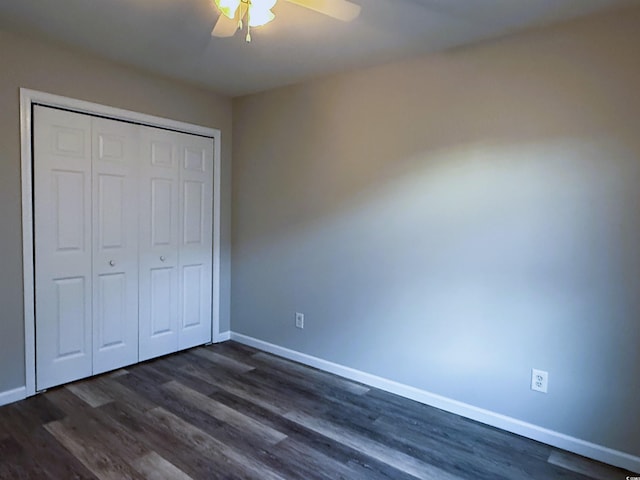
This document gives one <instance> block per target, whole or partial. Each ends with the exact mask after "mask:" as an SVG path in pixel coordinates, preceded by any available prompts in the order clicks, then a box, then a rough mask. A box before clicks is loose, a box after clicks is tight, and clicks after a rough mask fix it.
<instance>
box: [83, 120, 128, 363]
mask: <svg viewBox="0 0 640 480" xmlns="http://www.w3.org/2000/svg"><path fill="white" fill-rule="evenodd" d="M92 126H93V175H92V177H93V325H94V329H93V351H94V354H93V373H94V374H98V373H102V372H105V371H108V370H113V369H116V368H120V367H123V366H126V365H130V364H132V363H135V362H137V361H138V238H137V237H138V192H137V187H138V156H139V147H138V127H137V126H136V125H132V124H128V123H124V122H118V121H114V120H106V119H101V118H93V119H92Z"/></svg>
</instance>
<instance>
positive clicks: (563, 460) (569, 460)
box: [549, 450, 635, 480]
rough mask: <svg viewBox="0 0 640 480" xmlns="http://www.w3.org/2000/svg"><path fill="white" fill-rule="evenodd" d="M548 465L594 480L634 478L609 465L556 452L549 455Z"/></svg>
mask: <svg viewBox="0 0 640 480" xmlns="http://www.w3.org/2000/svg"><path fill="white" fill-rule="evenodd" d="M549 463H551V464H553V465H556V466H558V467H562V468H564V469H566V470H571V471H572V472H576V473H580V474H582V475H586V476H588V477H589V478H592V479H594V480H611V479H615V478H622V479H624V478H628V477H630V476H635V475H633V474H632V473H631V472H627V471H625V470H622V469H620V468H616V467H612V466H611V465H604V464H602V463H599V462H595V461H593V460H590V459H588V458H584V457H580V456H578V455H574V454H572V453H567V452H561V451H556V450H554V451H553V452H551V454H550V455H549Z"/></svg>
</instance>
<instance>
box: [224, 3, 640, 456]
mask: <svg viewBox="0 0 640 480" xmlns="http://www.w3.org/2000/svg"><path fill="white" fill-rule="evenodd" d="M638 45H640V9H635V10H628V11H623V12H620V13H611V14H607V15H601V16H596V17H590V18H585V19H581V20H578V21H574V22H571V23H568V24H564V25H560V26H557V27H552V28H547V29H541V30H536V31H532V32H528V33H526V34H522V35H517V36H512V37H509V38H505V39H502V40H500V41H495V42H491V43H485V44H484V45H481V46H477V47H474V48H468V49H460V50H456V51H453V52H450V53H447V54H442V55H434V56H428V57H424V58H420V59H417V60H413V61H407V62H403V63H398V64H394V65H388V66H384V67H380V68H374V69H369V70H366V71H357V72H353V73H350V74H344V75H338V76H332V77H328V78H325V79H322V80H318V81H311V82H308V83H303V84H300V85H297V86H291V87H287V88H282V89H278V90H275V91H270V92H266V93H263V94H256V95H252V96H247V97H243V98H238V99H235V100H234V105H233V106H234V119H233V128H234V139H233V141H234V143H233V151H234V159H233V198H232V204H233V219H232V269H233V280H232V285H233V288H232V298H231V314H232V319H233V321H232V328H233V330H234V331H236V332H239V333H242V334H246V335H250V336H253V337H256V338H258V339H262V340H265V341H267V342H272V343H275V344H278V345H281V346H284V347H287V348H292V349H295V350H298V351H301V352H304V353H307V354H310V355H314V356H318V357H321V358H324V359H327V360H330V361H333V362H337V363H340V364H344V365H347V366H349V367H353V368H356V369H360V370H364V371H366V372H370V373H372V374H375V375H379V376H382V377H386V378H389V379H392V380H396V381H398V382H402V383H405V384H409V385H412V386H415V387H417V388H420V389H425V390H427V391H430V392H434V393H436V394H440V395H444V396H445V397H449V398H452V399H455V400H459V401H462V402H467V403H469V404H472V405H475V406H477V407H481V408H485V409H488V410H491V411H494V412H498V413H501V414H504V415H508V416H512V417H515V418H517V419H521V420H524V421H527V422H531V423H533V424H536V425H539V426H542V427H546V428H550V429H553V430H556V431H559V432H562V433H565V434H567V435H571V436H574V437H578V438H581V439H584V440H587V441H591V442H595V443H598V444H602V445H606V446H608V447H611V448H614V449H618V450H621V451H625V452H628V453H631V454H634V455H640V416H638V415H636V414H635V413H636V412H637V408H638V398H640V348H639V345H640V252H639V250H638V248H639V247H640V186H639V185H640V183H639V182H640V91H639V86H640V55H639V54H638ZM295 311H300V312H303V313H305V315H306V318H305V320H306V326H305V329H304V330H298V329H296V328H294V312H295ZM532 367H534V368H540V369H543V370H548V371H549V375H550V376H549V393H548V394H547V395H544V394H540V393H536V392H532V391H531V390H530V389H529V381H530V369H531V368H532Z"/></svg>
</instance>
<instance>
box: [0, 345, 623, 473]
mask: <svg viewBox="0 0 640 480" xmlns="http://www.w3.org/2000/svg"><path fill="white" fill-rule="evenodd" d="M580 472H581V473H580ZM627 475H631V473H629V472H624V471H623V470H620V469H616V468H614V467H610V466H607V465H603V464H599V463H597V462H593V461H591V460H587V459H584V458H582V457H578V456H575V455H572V454H569V453H566V452H562V451H559V450H556V449H553V448H551V447H549V446H546V445H543V444H540V443H537V442H534V441H532V440H528V439H525V438H523V437H519V436H517V435H512V434H509V433H507V432H504V431H501V430H498V429H495V428H491V427H488V426H485V425H482V424H479V423H476V422H473V421H471V420H467V419H464V418H462V417H459V416H457V415H452V414H449V413H445V412H443V411H441V410H437V409H435V408H432V407H428V406H425V405H422V404H419V403H416V402H413V401H410V400H406V399H403V398H400V397H398V396H395V395H392V394H389V393H386V392H383V391H380V390H376V389H370V388H369V387H366V386H364V385H360V384H357V383H354V382H350V381H348V380H345V379H342V378H340V377H336V376H333V375H330V374H327V373H324V372H320V371H318V370H315V369H312V368H308V367H305V366H302V365H299V364H296V363H292V362H289V361H287V360H283V359H281V358H278V357H275V356H272V355H269V354H266V353H263V352H259V351H257V350H254V349H251V348H249V347H246V346H243V345H240V344H237V343H233V342H226V343H224V344H218V345H213V346H209V347H202V348H196V349H193V350H190V351H187V352H182V353H178V354H175V355H171V356H168V357H164V358H160V359H157V360H154V361H150V362H146V363H143V364H139V365H134V366H132V367H129V368H127V369H126V370H119V371H116V372H113V373H110V374H106V375H102V376H99V377H95V378H92V379H89V380H84V381H80V382H76V383H74V384H71V385H67V386H65V387H59V388H56V389H52V390H49V391H48V392H46V393H44V394H41V395H37V396H35V397H32V398H29V399H27V400H24V401H22V402H18V403H14V404H12V405H7V406H5V407H2V408H0V478H2V479H23V478H24V479H26V478H29V479H30V478H33V479H56V480H59V479H63V480H68V479H96V478H99V479H118V480H120V479H125V478H133V479H152V480H156V479H189V478H191V479H249V478H251V479H260V480H267V479H304V480H307V479H348V480H358V479H362V480H376V479H398V480H405V479H406V480H409V479H416V478H418V479H434V480H463V479H464V480H500V479H509V480H532V479H535V480H555V479H569V480H587V479H589V480H591V479H594V478H595V479H606V480H616V479H621V480H623V479H625V477H626V476H627Z"/></svg>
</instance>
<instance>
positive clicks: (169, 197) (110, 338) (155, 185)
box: [33, 106, 213, 390]
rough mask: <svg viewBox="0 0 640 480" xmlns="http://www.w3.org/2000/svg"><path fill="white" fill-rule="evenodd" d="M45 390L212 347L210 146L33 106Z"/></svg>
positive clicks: (39, 367) (40, 378) (39, 373)
mask: <svg viewBox="0 0 640 480" xmlns="http://www.w3.org/2000/svg"><path fill="white" fill-rule="evenodd" d="M33 146H34V240H35V242H34V243H35V292H36V295H35V297H36V305H35V307H36V386H37V389H38V390H42V389H45V388H49V387H51V386H54V385H59V384H62V383H67V382H70V381H73V380H77V379H79V378H83V377H87V376H90V375H92V374H98V373H102V372H105V371H109V370H113V369H116V368H120V367H123V366H126V365H130V364H133V363H135V362H137V361H139V360H145V359H148V358H152V357H155V356H159V355H163V354H167V353H171V352H175V351H177V350H179V349H183V348H189V347H191V346H195V345H200V344H203V343H207V342H209V341H211V313H212V312H211V298H212V297H211V296H212V291H211V289H212V276H211V274H212V272H211V269H212V265H211V262H212V198H213V192H212V190H213V142H212V141H211V139H210V138H204V137H199V136H194V135H187V134H182V133H176V132H172V131H167V130H162V129H157V128H152V127H145V126H140V125H134V124H130V123H126V122H120V121H116V120H110V119H104V118H97V117H91V116H89V115H83V114H78V113H72V112H67V111H63V110H57V109H52V108H47V107H41V106H36V107H34V139H33Z"/></svg>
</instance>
